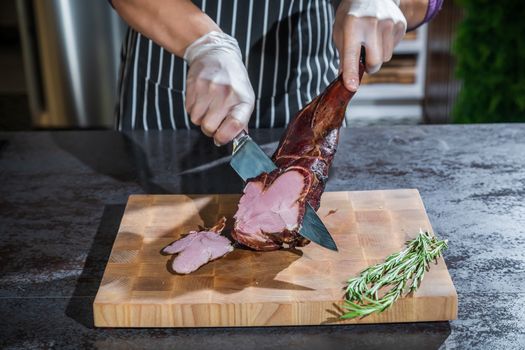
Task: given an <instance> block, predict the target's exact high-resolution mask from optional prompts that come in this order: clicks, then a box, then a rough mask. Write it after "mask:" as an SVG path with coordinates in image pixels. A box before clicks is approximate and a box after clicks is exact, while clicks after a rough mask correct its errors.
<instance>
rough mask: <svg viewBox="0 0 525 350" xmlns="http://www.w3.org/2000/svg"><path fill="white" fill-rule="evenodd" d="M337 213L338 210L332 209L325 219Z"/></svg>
mask: <svg viewBox="0 0 525 350" xmlns="http://www.w3.org/2000/svg"><path fill="white" fill-rule="evenodd" d="M335 213H337V209H330V210H329V211H328V213H327V214H326V215H325V216H324V217H325V218H326V217H328V216H330V215H332V214H335Z"/></svg>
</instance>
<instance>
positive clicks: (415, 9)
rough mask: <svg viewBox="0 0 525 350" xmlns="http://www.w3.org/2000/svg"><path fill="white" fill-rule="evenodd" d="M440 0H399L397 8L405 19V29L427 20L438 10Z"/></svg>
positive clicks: (415, 26)
mask: <svg viewBox="0 0 525 350" xmlns="http://www.w3.org/2000/svg"><path fill="white" fill-rule="evenodd" d="M442 3H443V1H442V0H401V3H400V4H399V8H400V9H401V11H402V12H403V14H404V15H405V18H406V20H407V31H410V30H412V29H415V28H417V27H418V26H420V25H421V24H423V23H424V22H428V21H429V20H430V19H431V18H432V17H434V15H435V14H436V13H437V12H438V11H439V8H440V7H441V4H442Z"/></svg>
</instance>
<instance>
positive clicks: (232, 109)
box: [184, 32, 255, 146]
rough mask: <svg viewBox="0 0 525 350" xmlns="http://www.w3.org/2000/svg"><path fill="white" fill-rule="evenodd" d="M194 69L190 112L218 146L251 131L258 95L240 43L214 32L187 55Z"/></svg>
mask: <svg viewBox="0 0 525 350" xmlns="http://www.w3.org/2000/svg"><path fill="white" fill-rule="evenodd" d="M184 59H185V60H186V61H187V62H188V64H189V66H190V68H189V71H188V77H187V79H186V110H187V111H188V113H189V114H190V117H191V121H192V122H193V123H194V124H195V125H200V126H201V129H202V132H203V133H204V134H206V135H208V136H210V137H213V139H214V141H215V144H216V145H218V146H219V145H224V144H226V143H228V142H230V141H231V140H232V139H233V138H234V137H235V136H237V134H238V133H239V132H240V131H241V130H243V129H246V128H247V125H248V121H249V120H250V116H251V114H252V111H253V106H254V102H255V95H254V93H253V88H252V85H251V84H250V79H249V78H248V72H247V71H246V68H245V67H244V64H243V62H242V55H241V50H240V49H239V45H238V44H237V40H235V38H232V37H231V36H229V35H227V34H224V33H219V32H210V33H208V34H206V35H204V36H202V37H201V38H199V39H197V40H195V41H194V42H193V43H192V44H191V45H190V46H188V48H187V49H186V51H185V53H184Z"/></svg>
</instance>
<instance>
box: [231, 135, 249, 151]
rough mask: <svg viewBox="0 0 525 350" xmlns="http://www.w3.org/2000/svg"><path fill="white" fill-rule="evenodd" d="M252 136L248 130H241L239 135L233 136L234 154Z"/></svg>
mask: <svg viewBox="0 0 525 350" xmlns="http://www.w3.org/2000/svg"><path fill="white" fill-rule="evenodd" d="M249 138H250V135H248V133H247V132H246V130H244V129H243V130H241V132H240V133H239V134H237V136H235V137H234V138H233V151H232V154H235V152H236V151H237V150H238V149H239V148H240V147H241V146H242V145H243V144H244V142H245V141H246V140H248V139H249Z"/></svg>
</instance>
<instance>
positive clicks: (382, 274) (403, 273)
mask: <svg viewBox="0 0 525 350" xmlns="http://www.w3.org/2000/svg"><path fill="white" fill-rule="evenodd" d="M406 245H407V247H406V249H404V250H402V251H401V252H399V253H394V254H392V255H390V256H388V257H387V258H386V260H385V261H384V262H383V263H381V264H377V265H373V266H370V267H368V268H367V269H365V270H363V271H362V272H361V273H360V274H359V276H358V277H354V278H351V279H349V280H348V282H347V286H346V290H345V304H344V305H343V308H345V309H346V310H347V312H346V313H345V314H344V315H342V316H341V318H342V319H350V318H355V317H364V316H368V315H370V314H371V313H374V312H383V311H385V310H386V309H388V308H389V307H390V306H392V304H393V303H394V302H395V301H396V300H397V299H398V298H399V297H401V296H402V295H403V294H404V295H405V296H406V295H408V294H409V293H413V292H415V291H416V290H417V289H418V288H419V286H420V285H421V281H422V280H423V277H424V275H425V271H428V270H429V269H430V263H431V262H432V261H436V259H437V258H438V257H439V256H440V255H441V254H442V252H443V250H444V249H447V248H448V245H447V241H446V240H438V239H437V238H436V237H434V236H432V235H431V234H430V233H428V232H423V231H422V230H420V231H419V234H418V236H417V237H416V238H414V239H412V240H410V241H407V242H406ZM380 291H381V292H383V293H384V294H383V295H382V296H380V294H379V293H380Z"/></svg>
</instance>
